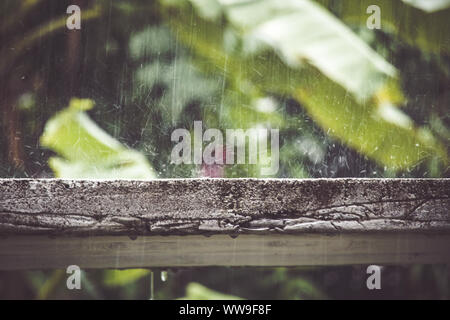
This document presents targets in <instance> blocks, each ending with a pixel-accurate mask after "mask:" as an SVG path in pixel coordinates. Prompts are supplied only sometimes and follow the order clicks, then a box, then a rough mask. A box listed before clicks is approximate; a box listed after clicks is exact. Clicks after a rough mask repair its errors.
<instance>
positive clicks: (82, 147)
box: [41, 99, 155, 179]
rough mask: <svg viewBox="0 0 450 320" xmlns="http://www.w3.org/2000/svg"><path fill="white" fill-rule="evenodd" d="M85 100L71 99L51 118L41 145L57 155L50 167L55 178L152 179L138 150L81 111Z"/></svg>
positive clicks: (85, 107)
mask: <svg viewBox="0 0 450 320" xmlns="http://www.w3.org/2000/svg"><path fill="white" fill-rule="evenodd" d="M93 105H94V103H93V101H91V100H88V99H72V100H71V102H70V105H69V107H68V108H66V109H64V110H62V111H60V112H59V113H57V114H56V115H55V116H54V117H53V118H51V119H50V120H49V121H48V122H47V124H46V126H45V129H44V133H43V134H42V136H41V144H42V145H43V146H45V147H47V148H49V149H52V150H54V151H55V152H57V153H58V154H59V155H61V156H62V158H61V157H53V158H51V159H50V160H49V165H50V167H51V168H52V170H53V171H54V173H55V176H56V177H58V178H70V179H76V178H103V179H107V178H109V179H151V178H154V177H155V174H154V172H153V169H152V167H151V166H150V165H149V163H148V162H147V160H146V159H145V157H144V156H143V155H142V154H140V153H139V152H137V151H134V150H131V149H128V148H126V147H125V146H123V145H122V144H121V143H120V142H118V141H117V140H115V139H114V138H112V137H111V136H109V135H108V134H107V133H106V132H105V131H103V130H102V129H101V128H100V127H98V126H97V125H96V124H95V123H94V122H93V121H92V120H91V119H90V118H89V116H88V115H87V114H86V113H85V112H84V111H86V110H89V109H91V108H92V107H93Z"/></svg>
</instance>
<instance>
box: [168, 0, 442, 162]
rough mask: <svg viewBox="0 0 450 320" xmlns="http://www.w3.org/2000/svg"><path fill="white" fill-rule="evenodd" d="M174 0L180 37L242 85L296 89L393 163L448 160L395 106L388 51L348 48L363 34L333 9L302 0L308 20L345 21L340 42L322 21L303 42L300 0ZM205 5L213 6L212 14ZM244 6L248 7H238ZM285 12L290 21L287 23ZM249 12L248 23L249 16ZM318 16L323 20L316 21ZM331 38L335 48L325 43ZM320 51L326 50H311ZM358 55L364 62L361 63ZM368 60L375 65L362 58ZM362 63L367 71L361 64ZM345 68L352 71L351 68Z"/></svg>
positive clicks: (397, 97)
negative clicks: (225, 2)
mask: <svg viewBox="0 0 450 320" xmlns="http://www.w3.org/2000/svg"><path fill="white" fill-rule="evenodd" d="M173 2H174V0H172V1H171V5H168V6H167V8H166V9H167V11H166V16H167V21H168V22H169V24H170V25H171V26H172V28H173V29H174V30H175V34H176V35H177V37H178V39H179V40H181V41H183V42H184V43H185V44H187V45H188V46H189V47H191V48H193V49H194V51H195V52H196V53H197V54H199V55H200V56H202V57H204V58H208V60H205V59H200V60H199V61H198V64H199V65H200V66H201V68H202V69H203V70H204V71H206V72H212V73H214V72H216V69H218V70H226V73H227V74H228V75H229V78H230V79H233V80H232V81H234V82H238V83H239V84H238V86H243V85H244V87H245V84H246V83H251V86H256V87H257V88H259V89H260V90H261V91H262V92H263V93H275V94H287V95H292V96H294V97H296V98H297V99H298V100H299V101H300V102H301V103H302V104H303V105H304V106H305V107H306V109H307V110H308V112H309V113H310V114H311V115H312V116H313V118H314V119H315V120H316V121H317V122H318V123H319V124H320V125H321V126H322V127H323V128H324V130H325V131H326V132H328V133H329V134H331V135H333V136H335V137H338V138H339V139H341V140H342V141H344V142H345V143H347V144H349V145H350V146H352V147H353V148H355V149H356V150H357V151H359V152H361V153H363V154H366V155H368V156H370V157H371V158H373V159H375V160H377V161H378V162H379V163H380V164H381V165H383V166H386V167H389V168H390V169H394V170H395V169H407V168H411V167H413V166H414V165H416V164H418V163H420V162H422V161H424V160H426V159H428V158H430V157H438V158H440V159H441V161H443V162H444V163H446V162H447V161H448V160H447V155H446V151H445V148H444V147H443V146H442V145H440V144H439V143H438V142H436V141H435V139H434V138H433V136H432V135H431V134H430V133H429V131H427V130H426V129H423V128H418V127H416V126H415V125H414V123H413V121H412V120H411V119H409V118H408V117H407V116H406V115H405V114H404V113H402V111H401V110H400V109H398V108H396V107H394V106H393V103H396V102H402V101H403V99H402V95H401V92H400V91H399V90H398V83H397V81H396V79H395V78H393V77H392V74H391V71H392V69H391V67H390V66H389V64H387V63H386V62H380V61H383V60H382V58H381V57H379V56H377V55H376V53H374V52H373V51H371V49H369V48H367V47H365V46H364V45H363V44H361V43H360V44H358V45H356V46H355V45H354V44H349V46H348V47H347V48H346V47H345V45H344V44H346V43H347V41H346V39H347V38H346V37H349V38H351V39H354V40H356V41H358V42H362V41H361V40H359V39H358V38H356V37H354V36H353V35H350V34H351V31H350V30H349V29H346V28H345V27H344V26H343V25H340V24H339V22H338V21H336V20H335V19H334V18H332V17H331V16H330V15H329V14H327V13H325V12H320V13H318V11H324V9H322V8H320V7H318V6H316V5H311V4H308V5H306V4H305V3H308V1H303V0H299V1H297V2H298V3H300V4H304V5H303V6H301V9H299V12H298V14H299V15H304V19H305V20H307V21H310V22H308V23H307V25H311V26H314V27H317V28H320V26H319V25H320V24H324V25H326V24H327V21H328V20H327V19H328V18H330V21H331V25H333V26H335V25H339V31H338V32H337V35H336V36H337V37H338V38H343V39H344V40H343V43H341V44H338V43H336V41H335V39H334V38H333V37H332V36H331V35H332V34H333V30H328V29H326V28H322V29H324V30H326V31H323V32H324V33H323V35H324V36H323V37H321V36H320V33H315V32H312V31H311V30H310V29H304V30H303V31H304V33H306V34H309V33H311V34H312V36H311V37H309V38H308V37H307V36H304V35H301V36H300V38H301V39H302V42H300V41H298V40H297V36H298V31H297V30H296V31H292V30H290V28H296V27H298V25H297V22H296V21H295V20H294V19H290V17H291V16H292V15H293V14H296V13H295V12H293V11H295V10H294V9H295V6H293V5H290V4H292V3H293V2H292V1H288V2H286V3H287V6H286V9H283V5H284V2H276V1H264V0H261V1H246V2H243V1H233V5H232V6H231V7H230V6H224V7H221V8H223V9H222V14H223V15H224V16H225V19H224V18H223V16H222V15H221V14H220V12H219V13H218V12H217V10H215V11H214V10H206V9H205V8H203V10H193V11H192V10H191V9H190V7H189V1H181V0H179V1H176V5H175V6H174V5H173ZM222 2H223V1H222ZM199 3H200V2H198V1H195V5H197V6H199V5H200V4H199ZM205 3H212V4H213V5H212V6H211V7H212V8H214V7H215V5H216V4H217V3H218V2H217V1H216V0H203V1H202V2H201V5H202V6H205V5H206V4H205ZM236 3H237V4H236ZM268 4H271V5H272V6H274V7H273V8H272V7H270V6H268ZM248 6H250V7H248ZM230 8H231V9H230ZM205 10H206V11H207V12H210V13H209V14H208V15H205V14H204V11H205ZM239 10H244V11H245V12H246V13H245V14H244V13H238V11H239ZM231 11H233V12H231ZM244 11H243V12H244ZM211 12H212V13H214V15H213V14H212V13H211ZM307 12H308V13H309V14H311V16H308V14H306V13H307ZM272 13H273V14H272ZM284 16H286V22H285V23H284V22H283V23H282V22H281V21H285V20H284V19H285V17H284ZM239 17H241V18H239ZM244 17H246V20H245V23H243V22H242V21H243V19H244ZM271 17H273V19H274V22H273V23H272V21H271V20H272V18H271ZM315 18H317V19H319V21H320V23H316V22H314V21H312V20H314V19H315ZM239 21H240V22H239ZM269 25H271V26H272V27H274V28H277V29H276V32H273V31H268V33H267V35H269V36H272V37H273V40H274V41H272V40H267V39H266V40H264V39H261V36H260V32H261V27H263V28H265V27H267V26H269ZM267 28H268V27H267ZM236 30H237V31H236ZM264 34H265V33H264ZM284 34H287V35H290V37H287V36H284ZM277 35H279V37H277ZM279 39H283V41H282V42H280V41H279ZM285 42H286V43H294V44H293V45H290V44H285ZM328 42H329V43H330V47H329V49H330V50H329V52H327V51H326V50H325V49H326V48H327V47H328V44H327V43H328ZM264 44H265V45H264ZM310 46H311V48H308V47H310ZM333 48H339V51H338V52H339V54H337V55H336V56H333V50H332V49H333ZM355 48H356V49H355ZM361 48H364V49H361ZM269 49H270V50H269ZM358 49H360V50H358ZM275 52H276V53H278V54H275ZM296 52H298V53H300V57H299V62H301V64H296V63H290V62H291V61H290V60H291V59H290V58H292V57H294V58H295V57H296ZM316 52H317V53H318V56H315V57H311V58H308V59H306V58H305V56H308V55H311V56H313V55H314V53H316ZM302 55H303V56H302ZM280 57H281V59H282V60H281V59H280ZM302 57H303V58H302ZM349 57H352V58H349ZM326 59H330V61H331V62H332V64H337V65H339V64H340V63H342V66H337V67H336V66H331V62H330V61H328V62H327V61H324V60H326ZM350 60H353V61H357V62H359V63H361V66H359V65H358V64H353V63H352V61H350ZM211 62H213V65H211ZM366 63H368V64H369V65H370V66H369V67H368V66H363V65H362V64H366ZM347 64H348V65H353V68H354V69H355V71H354V72H353V70H350V69H349V68H348V67H347ZM358 67H360V68H361V70H363V71H359V70H358ZM344 70H346V72H349V75H347V76H346V75H345V74H344V73H345V72H344ZM354 73H356V74H357V76H355V77H358V78H359V81H360V82H361V84H359V83H355V84H354V85H353V82H352V81H351V79H349V80H343V79H346V77H348V76H350V77H351V76H353V74H354ZM373 83H375V84H376V85H373ZM363 86H368V87H369V89H365V90H363V92H359V91H358V89H356V88H361V87H363ZM377 89H378V90H377ZM371 92H372V94H371Z"/></svg>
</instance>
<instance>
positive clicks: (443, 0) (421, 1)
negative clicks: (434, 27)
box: [403, 0, 450, 12]
mask: <svg viewBox="0 0 450 320" xmlns="http://www.w3.org/2000/svg"><path fill="white" fill-rule="evenodd" d="M403 2H406V3H407V4H410V5H412V6H413V7H416V8H419V9H422V10H423V11H426V12H434V11H439V10H443V9H447V8H448V7H450V0H403Z"/></svg>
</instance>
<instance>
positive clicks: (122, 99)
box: [0, 0, 450, 298]
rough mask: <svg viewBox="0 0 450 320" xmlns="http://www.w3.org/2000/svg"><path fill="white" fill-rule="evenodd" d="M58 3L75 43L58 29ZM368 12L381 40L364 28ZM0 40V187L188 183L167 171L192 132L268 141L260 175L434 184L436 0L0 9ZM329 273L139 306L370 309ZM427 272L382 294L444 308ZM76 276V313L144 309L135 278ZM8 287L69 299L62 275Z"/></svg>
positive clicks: (441, 137) (438, 165)
mask: <svg viewBox="0 0 450 320" xmlns="http://www.w3.org/2000/svg"><path fill="white" fill-rule="evenodd" d="M71 4H76V5H79V6H80V7H81V9H82V29H81V30H80V31H77V30H67V29H66V28H65V23H66V19H67V17H68V15H67V14H66V8H67V7H68V6H69V5H71ZM374 4H376V5H378V6H379V7H380V8H381V27H382V28H381V30H369V29H368V28H367V26H366V21H367V19H368V17H369V16H370V14H368V13H367V11H366V10H367V8H368V7H369V5H374ZM0 35H1V48H0V108H1V110H0V113H1V115H2V117H1V118H2V121H1V122H0V130H1V131H2V133H3V134H2V135H1V137H0V150H1V152H0V177H51V176H56V177H64V178H140V179H150V178H174V177H198V176H205V174H207V172H206V173H205V170H203V169H204V168H200V167H197V166H195V165H185V166H175V165H171V164H170V153H171V150H172V147H173V143H172V142H171V141H170V135H171V133H172V132H173V130H175V129H177V128H187V129H192V128H193V121H194V120H202V121H203V124H204V126H205V127H206V128H218V129H223V130H224V129H227V128H250V127H265V128H277V129H280V170H279V172H278V175H277V177H288V178H305V177H417V178H420V177H449V176H450V169H449V168H450V167H449V156H448V154H449V147H450V143H449V141H450V129H449V128H450V113H449V104H450V53H449V48H450V1H449V0H439V1H429V0H355V1H344V0H317V1H312V0H285V1H277V0H160V1H156V0H154V1H151V0H130V1H113V0H97V1H87V0H71V1H60V0H58V1H56V0H23V1H14V0H4V1H2V2H1V4H0ZM258 169H259V168H258V167H257V166H256V165H233V166H226V168H225V174H224V176H226V177H248V176H251V177H258V176H259V170H258ZM398 269H399V270H400V269H401V268H400V267H399V268H398ZM325 270H326V271H325ZM330 270H331V269H326V268H314V269H311V270H310V271H305V270H304V269H299V270H297V269H295V270H290V269H284V268H282V269H275V270H273V269H271V270H265V269H264V270H263V269H260V270H259V271H258V274H259V275H260V277H255V276H254V275H253V273H254V272H255V271H249V270H248V269H236V270H234V269H226V268H220V269H214V268H209V269H206V270H205V269H201V270H194V269H192V270H191V269H187V270H182V271H180V272H179V273H175V275H174V276H169V280H168V281H167V283H165V285H164V286H162V285H161V283H160V282H159V280H156V281H155V283H156V284H157V287H158V286H159V287H158V288H157V290H156V291H155V297H156V298H179V297H183V296H186V297H191V298H196V297H207V296H211V297H213V296H217V295H220V294H219V293H215V292H213V291H209V290H210V289H207V288H204V287H202V286H200V285H198V284H191V285H189V286H188V283H189V282H187V281H185V280H180V277H181V278H183V277H184V278H183V279H186V278H189V279H191V280H192V281H196V282H201V283H202V284H205V285H207V287H210V288H212V289H214V290H218V291H219V292H225V293H227V294H231V295H236V296H239V297H243V298H258V297H259V298H270V297H273V298H330V297H331V298H332V297H352V294H355V295H356V293H357V292H359V294H361V296H364V297H370V295H369V294H368V293H367V292H366V291H367V290H365V288H363V287H359V288H357V289H355V291H352V290H347V291H346V292H342V291H339V290H337V289H336V288H338V287H339V285H340V286H345V282H346V279H347V280H348V274H350V273H351V272H352V271H351V270H353V269H352V267H347V268H337V269H336V270H337V271H336V272H337V276H336V278H337V279H338V280H336V282H335V286H336V287H332V286H331V287H327V286H323V285H321V284H320V283H318V282H317V277H316V278H314V277H311V274H315V273H318V274H320V272H322V274H325V273H327V274H328V273H330V272H332V271H330ZM436 270H441V269H439V268H438V267H436V268H432V267H420V266H417V267H413V268H410V269H407V270H406V271H405V270H404V271H405V272H404V273H402V274H403V275H402V276H400V278H401V281H404V283H402V286H403V288H409V287H410V288H412V291H411V292H406V291H404V292H403V293H399V292H398V291H395V290H394V289H395V288H391V289H392V290H390V291H389V292H387V293H386V295H387V297H399V296H402V294H404V295H405V296H408V297H409V296H410V297H421V296H422V295H423V294H424V293H423V292H421V291H420V290H421V289H420V288H425V287H426V288H427V290H431V291H430V293H429V296H428V297H431V296H432V297H447V298H448V281H447V282H445V281H444V282H443V283H444V288H442V287H439V285H438V284H436V285H435V282H434V280H433V279H434V278H433V276H431V278H430V279H428V278H427V279H428V281H429V284H425V282H423V281H422V280H421V279H423V278H424V277H428V275H429V274H430V273H432V274H437V273H438V271H436ZM439 272H441V271H439ZM441 273H442V272H441ZM169 274H170V273H169ZM179 274H181V275H179ZM230 274H231V275H232V276H230ZM361 274H363V275H364V271H362V272H361ZM409 274H413V275H414V276H411V277H410V276H409ZM84 275H86V279H88V280H86V281H87V283H88V285H87V286H86V291H87V293H83V294H81V296H82V297H84V298H119V297H121V298H149V297H150V293H149V290H150V289H149V288H150V285H149V284H148V283H147V282H148V281H149V279H150V277H151V275H153V274H152V273H150V271H147V270H138V271H136V270H130V271H111V270H109V271H101V272H100V271H98V272H97V271H89V272H86V273H85V274H84ZM200 276H201V277H200ZM5 277H8V273H3V274H2V275H1V276H0V292H1V295H2V296H4V297H6V296H8V294H7V293H6V292H5V291H4V290H3V289H1V288H2V287H1V286H3V287H5V286H6V287H8V285H7V283H8V281H9V280H8V279H6V278H5ZM230 277H232V278H233V282H234V281H236V283H240V284H241V285H239V286H238V285H236V286H237V287H236V288H234V289H235V290H232V289H233V288H230V287H229V286H228V284H227V281H228V280H227V279H228V278H230ZM436 277H437V278H436V279H442V274H441V275H439V276H436ZM13 278H14V279H15V281H17V282H18V283H19V284H18V285H17V288H22V289H23V295H24V296H27V297H36V298H55V297H61V298H68V297H69V296H68V293H67V292H65V293H64V292H62V291H61V290H60V291H58V290H57V288H59V287H61V286H62V285H63V284H64V279H65V274H64V273H61V271H55V272H52V273H50V272H28V273H20V274H19V273H15V275H14V276H13ZM172 278H173V279H176V280H170V279H172ZM241 278H242V279H241ZM319 278H320V277H319ZM211 279H214V281H212V280H211ZM244 279H246V280H245V281H244ZM407 279H409V280H407ZM421 281H422V282H421ZM5 283H6V285H5ZM349 283H354V282H352V281H349ZM445 284H446V285H447V287H446V288H447V289H445ZM363 285H364V283H363V282H361V286H363ZM186 286H187V289H186V291H183V290H185V288H186ZM247 287H248V288H247ZM333 288H334V289H333ZM358 290H359V291H358ZM417 290H419V291H417ZM445 290H447V291H445ZM12 292H13V293H14V292H16V291H12ZM13 293H11V294H13ZM355 295H353V297H355Z"/></svg>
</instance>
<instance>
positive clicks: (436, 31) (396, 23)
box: [317, 0, 450, 55]
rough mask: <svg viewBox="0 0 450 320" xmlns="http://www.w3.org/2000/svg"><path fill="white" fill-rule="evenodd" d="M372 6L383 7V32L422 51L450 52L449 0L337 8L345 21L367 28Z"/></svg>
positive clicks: (370, 1) (381, 0)
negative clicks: (369, 9) (387, 32)
mask: <svg viewBox="0 0 450 320" xmlns="http://www.w3.org/2000/svg"><path fill="white" fill-rule="evenodd" d="M317 1H318V2H320V3H322V4H323V5H325V6H329V5H330V4H331V2H330V0H317ZM370 5H377V6H379V7H380V10H381V28H382V30H383V31H389V32H391V33H393V34H394V35H398V36H399V37H400V38H402V39H403V40H405V41H406V42H408V43H409V44H410V45H412V46H414V47H419V48H420V49H421V50H425V51H430V52H434V53H437V54H447V55H448V54H449V53H450V37H449V31H450V19H449V12H450V8H449V1H448V0H420V1H417V0H414V1H412V0H411V1H400V0H358V1H339V5H337V6H334V7H333V8H334V12H335V13H336V15H337V16H338V17H339V18H341V19H343V20H344V21H345V22H347V23H350V24H355V25H359V26H365V25H366V22H367V19H368V18H369V16H370V14H368V13H367V8H368V7H369V6H370ZM412 5H414V6H412ZM419 8H421V9H419ZM438 9H441V10H438ZM424 10H425V11H424Z"/></svg>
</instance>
